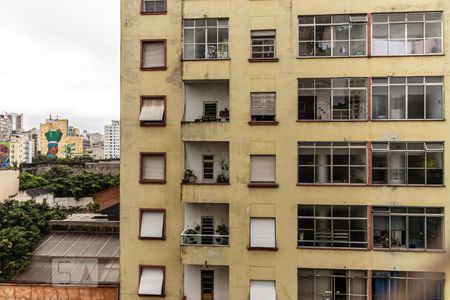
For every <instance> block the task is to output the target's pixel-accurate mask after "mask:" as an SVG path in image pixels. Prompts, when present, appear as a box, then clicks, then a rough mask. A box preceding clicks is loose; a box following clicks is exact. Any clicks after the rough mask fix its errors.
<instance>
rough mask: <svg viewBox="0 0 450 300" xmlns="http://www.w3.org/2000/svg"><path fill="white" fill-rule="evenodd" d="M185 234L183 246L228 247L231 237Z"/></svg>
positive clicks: (182, 240)
mask: <svg viewBox="0 0 450 300" xmlns="http://www.w3.org/2000/svg"><path fill="white" fill-rule="evenodd" d="M185 232H186V231H185ZM185 232H183V233H182V234H181V245H182V246H228V243H229V240H230V236H229V235H216V234H189V233H185Z"/></svg>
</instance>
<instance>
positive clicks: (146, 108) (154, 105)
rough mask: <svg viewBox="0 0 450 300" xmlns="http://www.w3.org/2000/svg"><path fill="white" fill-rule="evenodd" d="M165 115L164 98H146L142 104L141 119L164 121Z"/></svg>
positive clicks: (144, 120) (145, 120)
mask: <svg viewBox="0 0 450 300" xmlns="http://www.w3.org/2000/svg"><path fill="white" fill-rule="evenodd" d="M163 117H164V100H163V99H145V100H144V101H143V104H142V109H141V115H140V117H139V120H140V121H143V122H151V121H162V120H163Z"/></svg>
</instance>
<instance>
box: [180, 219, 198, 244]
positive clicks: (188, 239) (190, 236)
mask: <svg viewBox="0 0 450 300" xmlns="http://www.w3.org/2000/svg"><path fill="white" fill-rule="evenodd" d="M199 232H200V225H198V224H197V223H195V225H194V228H188V229H186V230H185V231H184V234H185V235H187V236H185V237H184V243H185V244H189V245H195V244H197V243H198V239H197V237H196V236H194V235H198V234H199Z"/></svg>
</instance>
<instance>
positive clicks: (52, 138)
mask: <svg viewBox="0 0 450 300" xmlns="http://www.w3.org/2000/svg"><path fill="white" fill-rule="evenodd" d="M62 135H63V133H62V132H61V130H56V131H48V132H47V133H46V134H45V138H46V139H47V141H48V145H47V146H48V151H47V157H49V158H55V159H56V158H58V151H59V148H58V143H59V142H60V141H61V139H62Z"/></svg>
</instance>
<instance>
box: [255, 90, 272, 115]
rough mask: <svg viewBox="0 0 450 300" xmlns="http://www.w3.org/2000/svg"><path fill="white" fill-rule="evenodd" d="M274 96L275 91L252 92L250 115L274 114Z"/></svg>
mask: <svg viewBox="0 0 450 300" xmlns="http://www.w3.org/2000/svg"><path fill="white" fill-rule="evenodd" d="M275 98H276V94H275V93H252V94H251V100H252V116H274V115H275Z"/></svg>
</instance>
